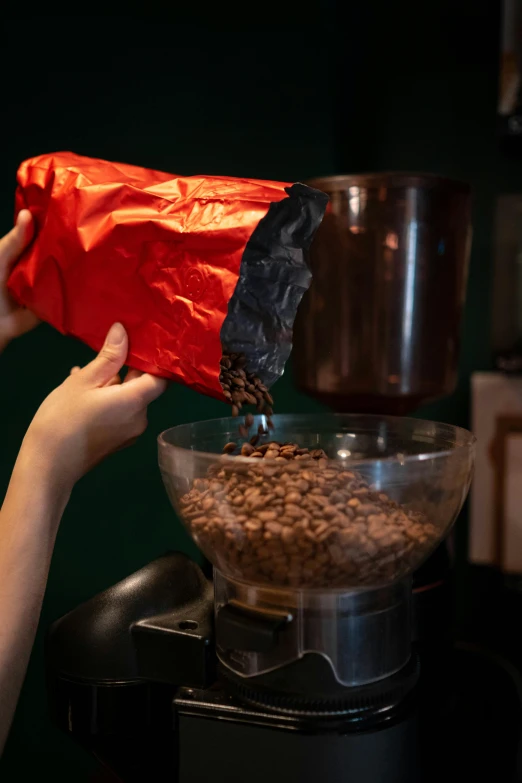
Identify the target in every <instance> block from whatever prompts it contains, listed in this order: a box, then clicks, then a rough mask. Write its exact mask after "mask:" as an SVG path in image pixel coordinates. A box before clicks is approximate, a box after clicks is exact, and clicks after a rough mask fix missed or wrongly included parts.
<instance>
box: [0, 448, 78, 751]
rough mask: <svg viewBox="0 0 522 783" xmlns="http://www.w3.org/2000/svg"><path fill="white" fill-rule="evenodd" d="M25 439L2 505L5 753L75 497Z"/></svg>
mask: <svg viewBox="0 0 522 783" xmlns="http://www.w3.org/2000/svg"><path fill="white" fill-rule="evenodd" d="M41 463H42V460H41V459H38V456H37V455H35V454H34V453H33V450H32V448H31V445H30V442H27V443H24V445H23V446H22V449H21V451H20V454H19V456H18V460H17V462H16V466H15V468H14V471H13V475H12V477H11V482H10V484H9V489H8V491H7V495H6V498H5V501H4V504H3V506H2V510H1V511H0V574H1V575H2V578H1V580H0V703H1V705H2V706H1V710H0V754H1V752H2V750H3V747H4V744H5V741H6V739H7V734H8V732H9V728H10V724H11V720H12V716H13V714H14V711H15V707H16V702H17V699H18V694H19V692H20V688H21V686H22V682H23V679H24V676H25V671H26V668H27V663H28V661H29V656H30V653H31V648H32V645H33V641H34V637H35V633H36V628H37V625H38V618H39V616H40V609H41V606H42V600H43V596H44V592H45V585H46V581H47V575H48V572H49V564H50V562H51V555H52V551H53V546H54V541H55V538H56V533H57V531H58V525H59V523H60V519H61V516H62V513H63V510H64V508H65V506H66V504H67V500H68V498H69V492H68V490H67V488H66V487H60V486H56V484H55V483H54V482H53V479H52V476H50V475H49V471H48V470H46V468H45V465H42V464H41Z"/></svg>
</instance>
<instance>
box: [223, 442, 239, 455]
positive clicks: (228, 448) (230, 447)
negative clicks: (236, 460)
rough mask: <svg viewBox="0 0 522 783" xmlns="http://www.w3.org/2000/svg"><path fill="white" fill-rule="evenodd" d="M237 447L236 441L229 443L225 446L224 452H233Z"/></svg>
mask: <svg viewBox="0 0 522 783" xmlns="http://www.w3.org/2000/svg"><path fill="white" fill-rule="evenodd" d="M236 449H237V445H236V444H235V443H227V444H226V446H224V448H223V454H232V452H233V451H235V450H236Z"/></svg>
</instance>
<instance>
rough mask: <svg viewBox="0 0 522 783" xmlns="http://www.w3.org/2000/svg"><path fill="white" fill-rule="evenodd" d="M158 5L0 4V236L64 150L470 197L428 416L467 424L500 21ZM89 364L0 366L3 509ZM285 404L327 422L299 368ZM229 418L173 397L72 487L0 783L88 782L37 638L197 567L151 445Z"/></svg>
mask: <svg viewBox="0 0 522 783" xmlns="http://www.w3.org/2000/svg"><path fill="white" fill-rule="evenodd" d="M150 5H151V10H150V11H145V10H143V9H142V10H141V11H140V12H137V11H136V12H133V11H132V5H127V12H126V15H125V16H122V15H116V14H115V15H110V14H109V12H106V13H105V14H104V15H99V16H94V15H90V16H85V15H83V16H81V15H74V16H73V15H69V16H67V17H65V16H62V17H59V16H54V15H52V14H47V15H40V16H35V15H31V14H30V13H29V12H28V11H27V9H26V8H23V9H21V10H18V11H17V10H16V9H14V10H13V9H7V6H6V5H5V4H4V5H2V10H0V24H1V30H0V40H1V47H0V106H1V112H0V118H1V126H2V130H3V145H2V152H1V154H0V183H1V187H0V232H1V233H2V234H3V233H5V232H6V231H7V230H8V229H9V228H10V226H11V224H12V214H13V194H14V187H15V175H16V169H17V167H18V165H19V163H20V162H21V161H22V160H23V159H24V158H27V157H30V156H32V155H36V154H40V153H43V152H51V151H58V150H73V151H75V152H78V153H81V154H84V155H92V156H96V157H101V158H107V159H109V160H119V161H124V162H128V163H134V164H138V165H143V166H148V167H152V168H156V169H163V170H166V171H171V172H176V173H181V174H196V173H208V174H211V173H215V174H225V175H246V176H252V177H261V178H274V179H281V180H302V179H306V178H307V177H311V176H315V175H324V174H333V173H343V172H347V173H348V172H356V171H362V170H385V169H410V170H423V171H431V172H434V173H439V174H445V175H449V176H454V177H458V178H462V179H466V180H468V181H470V182H471V183H472V185H473V188H474V244H473V252H472V260H471V269H470V280H469V288H468V301H467V308H466V314H465V318H464V324H463V344H462V359H461V374H460V381H459V385H458V389H457V391H456V392H455V394H454V395H453V396H452V397H451V398H449V399H447V400H444V401H441V402H440V403H438V404H436V405H433V406H430V408H429V409H425V410H424V411H422V413H423V414H425V415H429V416H431V417H433V418H437V419H441V420H446V421H449V422H454V423H459V424H463V425H466V424H467V423H468V410H469V402H468V400H469V376H470V373H471V372H472V371H473V370H475V369H487V368H488V367H489V363H490V353H489V309H490V273H491V246H492V219H493V209H494V200H495V197H496V195H497V194H498V193H499V192H506V191H516V190H517V189H520V187H521V185H522V162H521V160H517V159H514V160H513V159H510V158H506V157H505V156H504V155H503V154H502V152H501V151H500V149H499V144H498V139H497V135H496V100H497V81H498V40H499V26H498V22H499V20H498V3H497V2H495V1H494V0H452V2H449V0H441V1H440V2H432V3H430V2H425V3H422V4H420V3H407V2H398V3H389V2H384V1H383V2H377V0H365V2H364V4H363V3H360V4H356V3H341V2H339V3H338V4H336V3H335V2H334V0H323V2H321V3H311V5H308V6H306V8H308V10H305V4H304V3H297V2H293V0H288V1H287V2H285V0H280V2H279V3H277V4H275V3H270V2H268V3H264V4H260V5H259V6H258V7H256V8H255V9H254V8H252V7H248V8H247V7H246V6H244V7H239V8H238V9H234V8H233V7H232V6H230V5H227V6H223V7H220V8H219V9H214V12H213V14H208V13H207V12H206V11H205V9H204V8H201V7H199V6H198V7H197V9H195V12H194V13H192V14H191V12H190V9H187V8H186V7H183V8H182V7H180V6H179V4H178V3H176V2H175V0H173V2H172V3H170V4H169V6H168V10H165V8H162V7H161V5H158V4H154V6H153V7H152V4H150ZM358 5H360V6H361V7H357V6H358ZM362 6H364V7H362ZM247 15H248V16H249V17H250V18H252V19H255V22H251V23H248V22H247V21H246V17H247ZM443 306H444V303H443V302H441V309H442V308H443ZM90 356H91V354H90V352H89V351H88V349H86V348H85V347H84V346H82V345H80V344H78V343H77V342H75V341H74V340H71V339H67V338H64V337H62V336H60V335H59V334H57V333H56V332H54V331H53V330H52V329H51V328H49V327H46V326H41V327H39V328H38V330H36V331H35V332H33V333H31V334H29V335H27V336H26V337H24V338H21V339H20V340H18V341H17V342H16V343H14V344H12V345H11V346H9V348H8V349H7V350H6V352H5V354H4V355H3V356H2V357H1V358H0V363H1V378H2V383H1V384H0V406H1V410H2V411H3V419H2V420H3V427H2V432H3V438H2V449H1V456H0V491H5V487H6V486H7V481H8V478H9V472H10V470H11V467H12V465H13V462H14V459H15V456H16V453H17V449H18V447H19V444H20V442H21V440H22V437H23V434H24V432H25V430H26V428H27V425H28V424H29V421H30V419H31V417H32V415H33V414H34V411H35V410H36V408H37V406H38V404H39V403H40V402H41V401H42V399H43V398H44V397H45V395H46V394H47V393H48V392H49V391H50V390H51V389H52V388H53V387H55V386H56V385H57V384H58V383H60V382H61V381H62V379H63V378H64V377H65V376H66V375H67V373H68V372H69V369H70V367H71V366H72V365H74V364H79V363H85V362H86V361H88V360H89V358H90ZM276 397H277V409H278V411H279V412H288V411H294V412H301V411H303V412H304V411H312V410H317V408H318V406H317V404H316V403H313V402H312V401H311V400H308V399H307V398H305V397H303V396H302V395H300V394H299V393H298V392H297V391H296V390H295V388H294V386H293V383H292V373H291V367H290V368H289V370H288V372H287V374H286V375H285V377H284V378H283V379H282V380H281V381H280V382H279V383H278V385H277V387H276ZM222 413H224V408H223V407H222V406H221V405H220V404H219V403H217V402H214V401H212V400H209V399H204V398H201V397H198V396H197V395H196V394H194V393H192V392H189V391H188V390H186V389H183V388H178V387H174V388H171V389H170V390H169V391H168V393H167V394H166V395H165V396H164V397H163V398H162V399H161V400H160V401H159V402H158V403H156V404H155V405H154V406H153V407H152V409H151V411H150V426H149V430H148V432H147V433H146V435H145V436H144V437H143V438H142V439H141V440H140V442H139V444H138V445H137V446H136V447H134V448H133V449H131V450H129V451H127V452H122V453H120V454H118V455H116V456H114V457H113V458H111V459H110V460H108V461H107V462H106V463H105V464H103V465H102V466H100V467H99V468H98V469H96V470H95V471H94V472H93V473H92V474H91V475H89V476H87V477H86V478H85V479H84V480H83V481H82V482H80V484H79V485H78V486H77V488H76V490H75V492H74V495H73V497H72V500H71V502H70V504H69V507H68V509H67V511H66V513H65V517H64V520H63V524H62V527H61V530H60V534H59V537H58V541H57V545H56V551H55V556H54V559H53V563H52V568H51V574H50V578H49V585H48V590H47V595H46V599H45V604H44V609H43V614H42V621H41V626H40V627H41V630H40V633H39V635H38V638H37V642H36V645H35V649H34V654H33V657H32V660H31V664H30V667H29V672H28V676H27V681H26V684H25V687H24V691H23V693H22V697H21V699H20V704H19V708H18V712H17V716H16V720H15V724H14V727H13V731H12V734H11V737H10V740H9V743H8V747H7V749H6V752H5V755H4V758H3V760H2V761H1V762H0V775H1V777H2V780H3V781H6V783H7V782H8V781H26V780H27V781H29V780H34V779H40V778H43V777H48V778H49V779H50V780H53V781H71V780H74V781H75V782H76V781H78V782H80V781H84V780H88V779H89V776H90V774H91V772H92V770H93V768H94V765H93V762H92V761H91V760H90V759H89V758H88V757H87V756H86V755H85V754H84V753H83V752H82V751H80V750H78V749H76V748H75V747H74V746H73V744H72V743H71V742H70V741H69V740H67V739H66V738H63V737H62V736H60V735H59V734H58V732H57V731H55V730H54V729H53V728H52V727H51V726H50V725H49V723H48V720H47V715H46V703H45V687H44V668H43V642H44V633H45V629H46V627H47V626H48V625H49V623H50V622H51V621H52V620H53V619H55V618H57V617H59V616H61V615H62V614H64V613H65V612H66V611H68V610H69V609H71V608H73V607H74V606H75V605H77V604H78V603H79V602H80V601H82V600H84V599H86V598H88V597H89V596H91V595H93V594H94V593H96V592H98V591H100V590H102V589H103V588H105V587H108V586H109V585H111V584H113V583H114V582H115V581H117V580H119V579H120V578H122V577H124V576H125V575H127V574H129V573H131V572H132V571H134V570H136V569H137V568H139V567H140V566H141V565H143V564H145V563H146V562H147V561H148V560H150V559H152V558H154V557H155V556H157V555H159V554H161V553H162V552H163V551H165V550H167V549H172V548H176V547H181V548H183V549H185V550H187V551H192V549H191V545H190V543H189V541H188V540H187V537H186V536H185V534H184V533H183V531H182V530H181V528H180V526H179V523H178V522H177V520H176V519H175V517H174V515H173V513H172V511H171V510H170V508H169V505H168V502H167V498H166V495H165V493H164V491H163V488H162V486H161V480H160V477H159V472H158V470H157V466H156V452H155V437H156V435H157V433H158V432H160V431H161V430H162V429H165V428H166V427H168V426H172V425H175V424H179V423H181V422H184V421H190V420H195V419H201V418H210V417H213V416H217V415H221V414H222ZM459 551H460V553H461V555H462V554H463V553H464V551H465V524H463V523H462V522H461V524H460V528H459ZM0 578H1V575H0ZM0 709H1V705H0Z"/></svg>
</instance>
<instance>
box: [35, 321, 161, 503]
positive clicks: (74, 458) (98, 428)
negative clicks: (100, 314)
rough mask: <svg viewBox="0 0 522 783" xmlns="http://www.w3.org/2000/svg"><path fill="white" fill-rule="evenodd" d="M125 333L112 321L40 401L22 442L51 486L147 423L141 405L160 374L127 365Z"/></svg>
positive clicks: (69, 479) (65, 483) (79, 472)
mask: <svg viewBox="0 0 522 783" xmlns="http://www.w3.org/2000/svg"><path fill="white" fill-rule="evenodd" d="M127 351H128V338H127V333H126V331H125V329H124V328H123V326H122V325H121V324H114V326H112V328H111V329H110V331H109V334H108V335H107V338H106V340H105V345H104V346H103V348H102V350H101V351H100V353H99V354H98V356H97V357H96V359H94V361H92V362H91V363H90V364H88V365H87V366H86V367H84V368H83V369H79V368H74V370H73V371H72V372H71V375H70V376H69V377H68V378H67V380H65V381H64V382H63V383H62V385H61V386H58V388H57V389H55V390H54V391H53V392H51V394H50V395H49V396H48V397H47V399H46V400H44V402H43V404H42V405H41V407H40V408H39V410H38V411H37V413H36V416H35V417H34V419H33V421H32V423H31V425H30V427H29V430H28V431H27V435H26V438H25V440H24V446H23V447H22V448H23V450H24V452H25V455H26V456H27V455H28V454H31V455H32V458H33V459H36V460H37V463H38V464H37V469H39V470H41V471H44V473H45V475H46V476H47V477H48V479H49V480H50V481H51V482H52V484H53V485H55V486H57V487H59V488H60V489H62V490H65V491H68V492H70V490H71V489H72V487H73V485H74V484H75V482H76V481H78V479H80V478H81V477H82V476H83V475H84V474H85V473H87V472H88V471H89V470H90V469H91V468H92V467H94V465H96V464H97V463H98V462H101V460H102V459H104V457H106V456H108V455H109V454H111V453H112V452H114V451H117V450H119V449H121V448H123V447H124V446H128V445H130V444H131V443H132V442H133V441H134V440H135V439H136V438H137V437H138V436H139V435H141V433H142V432H143V431H144V430H145V428H146V426H147V406H148V405H149V403H150V402H152V401H153V400H155V399H156V398H157V397H159V396H160V394H161V393H162V392H163V391H164V390H165V388H166V385H167V382H166V381H165V380H164V379H162V378H156V377H155V376H153V375H148V374H146V373H141V372H139V371H137V370H129V372H128V373H127V376H126V378H125V381H124V382H123V383H122V382H121V380H120V377H119V372H120V370H121V369H122V367H123V365H124V363H125V360H126V358H127Z"/></svg>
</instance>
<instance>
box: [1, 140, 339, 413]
mask: <svg viewBox="0 0 522 783" xmlns="http://www.w3.org/2000/svg"><path fill="white" fill-rule="evenodd" d="M17 179H18V188H17V192H16V212H17V213H18V211H19V210H20V209H22V208H24V207H25V208H28V209H30V211H31V213H32V214H33V217H34V219H35V223H36V237H35V240H34V241H33V242H32V244H31V245H30V247H29V248H28V250H27V251H26V252H25V253H24V255H23V257H22V258H21V260H20V261H19V263H18V264H17V265H16V267H15V268H14V270H13V272H12V273H11V276H10V279H9V283H8V285H9V290H10V292H11V294H12V296H13V297H14V298H15V299H16V300H17V301H18V302H19V303H20V304H22V305H24V306H26V307H28V308H29V309H31V310H32V311H33V312H35V313H36V314H37V315H38V316H39V318H41V319H42V320H43V321H47V322H48V323H50V324H52V325H53V326H54V327H56V328H57V329H59V330H60V332H62V333H63V334H69V335H73V336H74V337H77V338H79V339H80V340H82V341H83V342H85V343H87V344H88V345H90V346H91V347H92V348H94V349H95V350H99V349H100V348H101V346H102V344H103V341H104V338H105V335H106V333H107V331H108V329H109V327H110V326H111V324H113V323H114V322H115V321H120V322H121V323H122V324H123V325H124V326H125V328H126V329H127V331H128V334H129V340H130V350H129V356H128V364H129V365H130V366H132V367H135V368H137V369H139V370H144V371H147V372H151V373H153V374H156V375H161V376H164V377H167V378H171V379H173V380H175V381H177V382H179V383H183V384H186V385H187V386H191V387H192V388H194V389H196V390H197V391H199V392H202V393H204V394H210V395H212V396H214V397H217V398H219V399H223V394H222V390H221V386H220V383H219V361H220V358H221V356H222V352H223V350H229V351H243V352H244V353H245V354H246V355H247V358H248V365H249V369H251V370H252V371H255V372H257V373H258V374H259V375H260V377H261V378H263V380H264V381H265V382H266V383H268V384H270V383H272V382H273V381H274V380H275V379H276V378H277V377H279V376H280V375H281V374H282V372H283V369H284V364H285V361H286V359H287V358H288V355H289V353H290V349H291V337H292V326H293V321H294V317H295V313H296V310H297V306H298V304H299V301H300V300H301V297H302V295H303V293H304V292H305V290H306V289H307V288H308V286H309V284H310V272H309V270H308V266H307V263H306V251H307V249H308V247H309V245H310V242H311V240H312V238H313V235H314V233H315V231H316V229H317V227H318V225H319V223H320V222H321V219H322V217H323V214H324V211H325V208H326V203H327V197H326V196H325V195H324V194H322V193H320V192H319V191H316V190H313V189H311V188H308V187H306V186H304V185H300V184H297V185H288V184H285V183H280V182H264V181H260V180H245V179H234V178H225V177H204V176H193V177H177V176H174V175H172V174H165V173H163V172H158V171H151V170H148V169H143V168H138V167H136V166H130V165H124V164H120V163H108V162H106V161H103V160H94V159H90V158H85V157H80V156H78V155H75V154H73V153H70V152H63V153H56V154H49V155H42V156H40V157H36V158H32V159H30V160H27V161H25V162H24V163H22V165H21V166H20V168H19V171H18V177H17Z"/></svg>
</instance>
